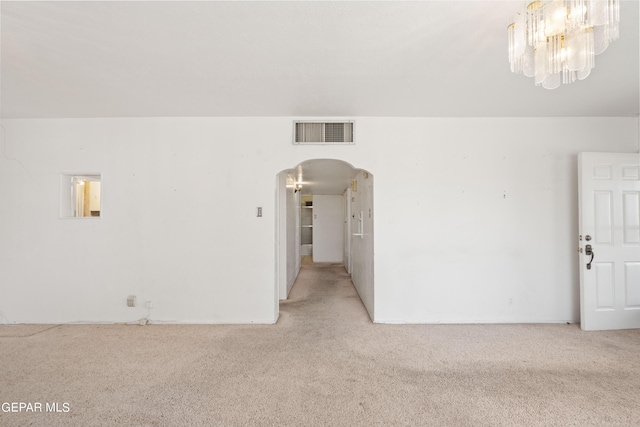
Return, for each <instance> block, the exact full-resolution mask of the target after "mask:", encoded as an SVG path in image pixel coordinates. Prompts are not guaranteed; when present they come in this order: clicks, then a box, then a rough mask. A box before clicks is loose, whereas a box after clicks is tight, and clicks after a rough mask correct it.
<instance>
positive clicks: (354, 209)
mask: <svg viewBox="0 0 640 427" xmlns="http://www.w3.org/2000/svg"><path fill="white" fill-rule="evenodd" d="M355 181H356V183H357V184H356V191H352V192H351V200H350V203H351V234H352V236H351V255H352V260H351V263H352V264H351V267H352V268H351V279H352V281H353V285H354V286H355V288H356V290H357V291H358V295H360V299H361V300H362V303H363V304H364V306H365V308H366V309H367V312H368V313H369V317H371V319H372V320H374V319H376V316H375V301H374V297H375V293H374V286H375V283H374V264H373V262H374V219H373V218H374V211H373V208H374V205H373V193H374V188H373V176H372V175H371V174H370V173H369V172H367V171H361V172H360V173H359V174H358V176H356V179H355ZM360 215H362V222H361V224H359V223H360ZM354 234H361V236H354Z"/></svg>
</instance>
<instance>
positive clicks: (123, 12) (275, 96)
mask: <svg viewBox="0 0 640 427" xmlns="http://www.w3.org/2000/svg"><path fill="white" fill-rule="evenodd" d="M621 3H622V4H621V15H622V21H621V24H620V27H621V30H620V31H621V36H620V40H618V41H616V42H614V43H613V44H612V45H611V46H610V47H609V49H608V50H607V51H606V52H604V53H603V54H602V55H599V56H598V57H596V68H595V70H594V71H593V72H592V74H591V76H589V78H588V79H587V80H585V81H581V82H576V83H574V84H572V85H569V86H563V87H561V88H559V89H556V90H555V91H548V90H545V89H542V88H540V87H534V85H533V82H532V80H531V79H529V78H526V77H523V76H518V75H514V74H512V73H511V72H510V71H509V64H508V60H507V48H506V45H507V42H506V27H507V24H508V22H509V19H510V17H511V16H513V15H514V14H515V13H516V11H518V10H519V8H521V7H522V6H523V5H524V2H522V1H513V0H512V1H483V0H475V1H429V0H424V1H409V2H398V1H337V2H327V1H281V2H277V1H257V2H248V1H196V2H186V1H156V2H149V1H147V2H138V1H121V2H115V1H72V2H57V1H49V2H23V1H18V2H14V1H2V2H0V4H1V13H2V21H1V25H2V27H1V35H2V56H1V58H0V60H1V65H2V67H1V74H0V77H1V79H2V82H1V83H2V92H1V94H0V101H1V103H2V105H1V115H2V117H3V118H12V117H145V116H155V117H165V116H178V117H179V116H295V117H300V116H304V117H307V116H312V117H328V116H331V117H354V116H408V117H431V116H439V117H443V116H447V117H488V116H504V117H506V116H627V117H629V116H636V115H637V114H638V112H639V107H638V104H639V102H638V97H639V88H638V83H639V75H638V62H639V57H638V50H639V49H638V39H639V34H638V23H639V15H638V2H637V0H633V1H632V0H622V2H621Z"/></svg>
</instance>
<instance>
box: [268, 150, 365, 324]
mask: <svg viewBox="0 0 640 427" xmlns="http://www.w3.org/2000/svg"><path fill="white" fill-rule="evenodd" d="M277 185H278V189H277V192H276V194H277V209H278V215H277V224H276V226H277V233H276V263H277V268H276V281H275V282H276V283H275V302H276V312H279V301H280V300H286V299H287V297H288V295H289V292H290V291H291V288H292V287H293V284H294V282H295V280H296V278H297V277H298V274H299V272H300V269H301V266H302V263H303V260H305V261H313V262H333V263H336V262H339V263H342V264H344V267H345V269H346V270H347V272H348V273H349V274H350V275H351V279H352V282H353V284H354V287H355V288H356V291H357V292H358V294H359V296H360V299H361V300H362V303H363V304H364V306H365V308H366V310H367V312H368V313H369V317H370V318H371V320H374V270H373V263H374V260H373V254H374V251H373V245H374V238H373V237H374V236H373V231H374V227H373V220H374V212H373V175H372V174H371V173H370V172H369V171H366V170H363V169H358V168H355V167H353V166H352V165H351V164H349V163H347V162H344V161H342V160H335V159H310V160H305V161H303V162H301V163H299V164H298V165H296V166H294V167H293V168H291V169H286V170H283V171H282V172H280V173H279V174H278V175H277Z"/></svg>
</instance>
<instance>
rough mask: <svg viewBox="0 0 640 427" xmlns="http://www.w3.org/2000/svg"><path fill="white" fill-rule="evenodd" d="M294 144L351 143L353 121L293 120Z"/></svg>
mask: <svg viewBox="0 0 640 427" xmlns="http://www.w3.org/2000/svg"><path fill="white" fill-rule="evenodd" d="M293 143H294V144H353V143H354V140H353V122H294V135H293Z"/></svg>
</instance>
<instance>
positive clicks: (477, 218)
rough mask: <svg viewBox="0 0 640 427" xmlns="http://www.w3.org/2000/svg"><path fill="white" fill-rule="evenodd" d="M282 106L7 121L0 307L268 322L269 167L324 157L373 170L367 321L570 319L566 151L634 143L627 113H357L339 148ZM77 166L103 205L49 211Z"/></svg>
mask: <svg viewBox="0 0 640 427" xmlns="http://www.w3.org/2000/svg"><path fill="white" fill-rule="evenodd" d="M293 119H294V118H219V119H210V118H194V119H190V118H175V119H160V118H158V119H73V120H72V119H53V120H4V121H3V127H4V128H5V129H6V135H5V136H4V139H3V141H2V147H0V149H1V150H2V151H0V152H1V153H3V154H2V156H0V200H2V203H1V204H0V260H1V261H0V262H2V266H1V268H0V319H2V321H3V322H8V323H21V322H50V323H54V322H75V321H90V322H99V321H105V322H122V321H135V320H137V319H139V318H142V317H146V316H147V315H148V313H147V310H145V309H144V308H143V307H138V308H127V307H126V297H127V295H136V296H137V297H138V301H139V302H140V305H141V306H143V305H144V304H143V302H144V301H146V300H151V301H153V303H154V308H153V309H151V311H150V314H149V317H150V319H151V320H152V321H157V322H198V323H238V322H241V323H251V322H255V323H271V322H274V321H275V320H276V317H277V300H278V292H277V291H278V289H277V286H276V280H275V271H276V270H275V268H274V266H275V265H276V263H275V253H276V245H275V238H276V232H275V230H276V219H275V216H274V215H275V209H276V197H275V194H276V190H277V182H276V179H275V177H276V175H277V174H278V173H279V172H280V171H282V170H285V169H289V168H291V166H292V165H296V164H299V163H300V162H302V161H304V160H306V159H316V158H333V159H340V160H344V161H347V162H349V163H351V164H352V165H353V166H354V167H356V168H362V169H365V170H368V171H370V172H371V173H372V174H373V175H375V202H374V203H375V255H374V256H375V320H376V321H377V322H475V321H478V322H540V321H542V322H546V321H553V322H562V321H572V322H574V321H577V320H578V317H579V315H578V313H579V306H578V289H579V288H578V270H577V258H576V252H575V249H576V247H577V246H576V244H577V196H576V191H577V180H576V154H577V153H578V152H579V151H620V152H633V151H636V150H637V141H638V137H637V120H636V119H635V118H620V119H606V118H585V119H580V118H546V119H545V118H504V119H501V118H492V119H482V118H478V119H456V118H450V119H447V118H440V119H438V118H431V119H420V118H356V120H357V126H358V140H357V142H356V144H355V145H353V146H294V145H292V144H291V126H292V120H293ZM240 130H241V131H240ZM87 170H90V171H96V172H100V173H102V213H101V214H102V217H101V218H100V219H95V218H94V219H93V220H82V219H64V220H63V219H60V218H59V175H60V173H63V172H64V173H74V172H84V171H87ZM257 206H261V207H263V212H264V216H263V217H262V218H258V217H256V207H257ZM87 242H92V243H91V245H92V246H91V248H92V250H91V251H87V250H83V248H85V247H86V245H87ZM96 272H97V273H98V274H97V275H95V273H96ZM87 277H96V278H95V279H91V280H87V279H86V278H87ZM509 301H511V304H509Z"/></svg>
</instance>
